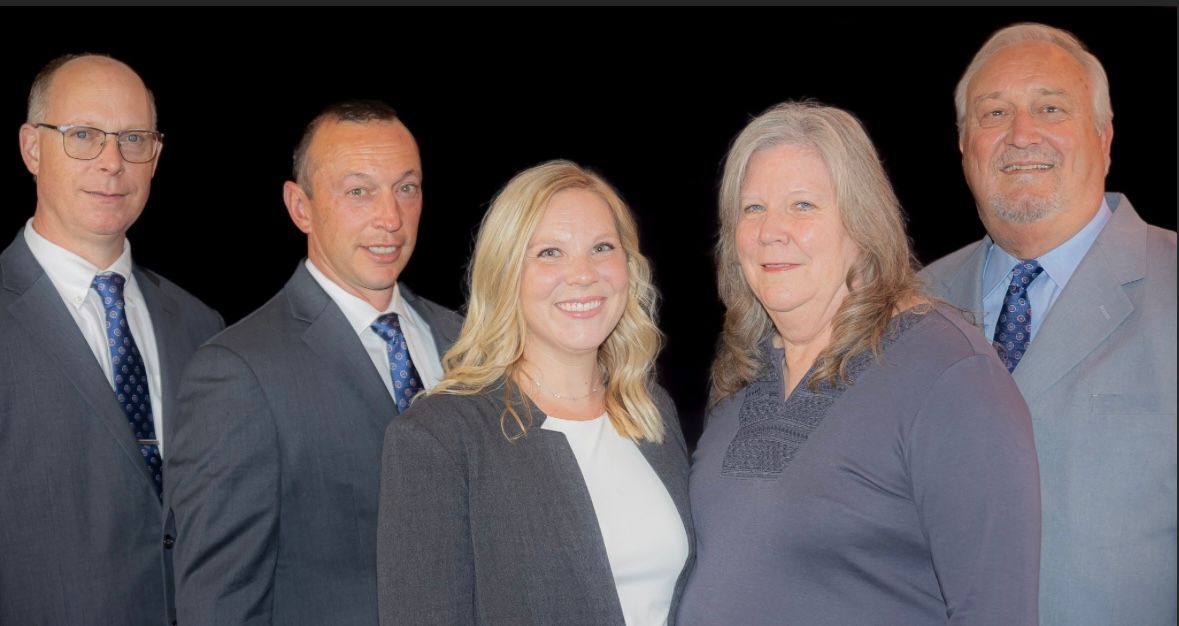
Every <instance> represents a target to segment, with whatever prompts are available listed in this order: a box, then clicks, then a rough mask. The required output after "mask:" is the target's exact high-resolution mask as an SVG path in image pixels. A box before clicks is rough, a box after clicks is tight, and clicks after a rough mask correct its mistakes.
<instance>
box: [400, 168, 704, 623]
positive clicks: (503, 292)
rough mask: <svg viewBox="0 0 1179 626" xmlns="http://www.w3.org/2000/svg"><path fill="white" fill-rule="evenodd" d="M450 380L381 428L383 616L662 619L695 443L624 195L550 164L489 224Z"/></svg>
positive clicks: (677, 587)
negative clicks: (665, 363)
mask: <svg viewBox="0 0 1179 626" xmlns="http://www.w3.org/2000/svg"><path fill="white" fill-rule="evenodd" d="M469 279H470V301H469V303H468V311H467V319H466V322H465V324H464V326H463V330H462V333H461V335H460V337H459V339H458V341H457V342H456V343H455V346H454V348H452V349H451V350H450V352H448V353H447V354H446V356H445V357H444V359H443V362H444V366H445V368H446V373H445V375H444V380H443V381H442V382H441V383H439V385H438V386H437V387H436V388H435V389H434V390H433V391H431V392H430V393H429V394H428V395H426V396H425V397H419V398H418V399H417V401H416V402H415V403H414V405H413V406H412V407H411V408H410V409H409V411H407V412H406V413H405V414H404V415H403V416H402V417H401V418H399V419H397V420H394V421H393V422H392V424H391V425H390V427H389V429H388V430H387V431H386V435H385V448H384V457H383V467H382V475H381V498H380V512H379V521H378V530H377V533H378V536H377V575H378V578H377V582H378V597H379V609H380V619H381V623H382V624H515V625H524V624H558V623H559V624H594V625H602V624H627V625H629V626H635V625H638V624H664V623H666V622H667V621H668V619H669V616H674V615H675V605H676V603H677V601H678V598H679V595H680V591H681V589H682V587H683V582H684V580H685V578H686V577H685V572H686V571H687V570H688V568H689V566H690V564H691V562H692V545H693V543H694V539H693V534H692V524H691V519H690V513H689V509H688V504H687V477H688V457H687V449H686V446H685V444H684V439H683V435H682V433H681V431H680V426H679V421H678V418H677V416H676V412H675V407H674V404H673V403H672V401H671V400H670V398H668V396H667V394H666V393H665V392H664V391H663V390H662V389H661V388H659V387H658V386H656V385H655V384H654V382H653V381H652V377H653V367H654V360H655V355H656V353H657V352H658V349H659V344H660V333H659V331H658V329H657V328H656V326H655V323H654V321H653V315H654V305H655V299H656V293H655V289H654V287H653V286H652V285H651V282H650V268H649V265H648V263H647V261H646V259H644V258H643V256H642V255H641V254H640V253H639V250H638V240H637V231H636V227H635V223H634V220H633V218H632V216H631V214H630V211H629V209H628V208H627V207H626V205H625V204H624V203H623V202H622V200H621V199H620V198H619V197H618V194H617V193H616V192H615V191H614V190H613V189H612V188H611V187H610V185H609V184H608V183H606V182H605V181H604V180H602V179H601V178H600V177H598V176H596V175H594V174H592V173H590V172H587V171H585V170H584V169H582V168H580V167H578V166H577V165H574V164H572V163H569V162H565V161H554V162H550V163H546V164H543V165H540V166H537V167H534V168H532V169H529V170H526V171H524V172H522V173H520V174H518V175H517V176H516V177H515V178H513V179H512V181H511V182H509V183H508V185H507V186H506V187H505V188H504V189H503V190H502V191H501V192H500V193H499V195H498V196H497V197H496V199H495V200H494V201H493V203H492V206H491V209H490V210H489V211H488V213H487V215H486V216H485V217H484V219H483V224H482V226H481V228H480V233H479V237H478V241H477V242H476V244H475V253H474V256H473V258H472V261H471V267H470V277H469Z"/></svg>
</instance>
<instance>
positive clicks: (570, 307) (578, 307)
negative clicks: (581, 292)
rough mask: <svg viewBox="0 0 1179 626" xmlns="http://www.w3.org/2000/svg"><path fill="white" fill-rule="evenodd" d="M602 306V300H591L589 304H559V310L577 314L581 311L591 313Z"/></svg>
mask: <svg viewBox="0 0 1179 626" xmlns="http://www.w3.org/2000/svg"><path fill="white" fill-rule="evenodd" d="M600 306H602V301H601V300H590V301H589V302H558V303H557V308H558V309H561V310H562V311H569V312H571V313H576V312H579V311H589V310H591V309H596V308H598V307H600Z"/></svg>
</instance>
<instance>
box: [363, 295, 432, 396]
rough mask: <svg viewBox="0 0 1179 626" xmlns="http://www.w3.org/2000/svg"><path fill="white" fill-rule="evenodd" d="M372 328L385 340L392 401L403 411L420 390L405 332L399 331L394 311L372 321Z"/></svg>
mask: <svg viewBox="0 0 1179 626" xmlns="http://www.w3.org/2000/svg"><path fill="white" fill-rule="evenodd" d="M372 329H373V330H374V331H376V333H377V336H379V337H380V338H381V339H384V340H385V344H386V346H385V348H386V350H387V352H388V355H389V373H390V374H392V377H393V401H394V402H396V403H397V412H398V413H404V412H405V410H406V409H408V408H409V401H410V400H412V399H413V397H414V396H415V395H417V393H418V392H419V391H421V390H422V380H421V379H420V378H418V371H417V369H415V368H414V366H413V360H412V359H410V358H409V346H408V345H406V343H405V333H403V332H401V322H400V320H398V319H397V314H396V313H386V314H384V315H382V316H380V317H378V318H377V321H375V322H373V323H372Z"/></svg>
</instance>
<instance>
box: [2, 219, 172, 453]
mask: <svg viewBox="0 0 1179 626" xmlns="http://www.w3.org/2000/svg"><path fill="white" fill-rule="evenodd" d="M25 243H27V244H28V245H29V251H30V252H32V253H33V258H34V259H36V260H37V263H38V264H40V265H41V268H42V269H44V270H45V274H46V275H47V276H49V280H50V281H51V282H52V283H53V286H54V287H55V288H56V289H57V293H58V294H59V295H60V296H61V300H62V302H64V303H65V305H66V309H68V310H69V312H70V315H71V316H73V318H74V322H75V323H76V324H77V325H78V330H80V331H82V337H83V338H84V339H85V340H86V343H87V345H89V346H90V350H91V352H93V353H94V358H95V359H97V360H98V365H99V366H100V367H102V372H103V374H105V375H106V380H107V382H108V383H110V385H111V393H112V394H113V393H114V390H115V382H114V376H113V374H112V372H111V353H110V347H109V346H108V345H107V339H106V325H105V324H104V321H105V319H106V309H105V308H104V307H103V306H102V297H101V296H99V295H98V292H97V291H95V290H94V288H93V286H92V285H93V282H94V277H95V276H96V275H98V274H103V273H106V272H115V273H116V274H119V275H121V276H122V277H123V278H125V279H126V280H127V282H126V284H125V285H124V287H123V301H124V305H125V308H124V311H125V312H126V315H127V324H128V325H129V326H130V327H131V336H132V337H133V338H134V339H135V345H136V347H138V348H139V354H140V356H142V357H143V367H144V369H145V370H147V385H148V395H149V396H151V415H152V422H153V423H154V425H155V429H156V439H158V440H159V442H160V458H163V457H164V409H165V407H164V402H163V397H162V396H161V395H160V392H161V391H162V389H163V387H162V384H163V383H162V382H161V381H160V352H159V349H158V348H157V347H156V333H155V329H154V328H152V325H151V315H149V314H148V311H147V304H146V303H145V302H144V300H143V292H141V291H140V290H139V283H138V282H137V281H136V280H135V274H134V273H132V271H131V268H132V264H131V243H130V242H128V241H127V240H126V239H124V240H123V254H121V255H119V258H118V259H115V262H114V263H111V265H110V267H106V268H100V267H97V266H95V265H94V264H92V263H91V262H90V261H87V260H86V259H83V258H82V257H80V256H78V255H76V254H74V253H73V252H70V251H69V250H66V249H65V248H63V247H61V246H59V245H57V244H55V243H53V242H52V241H49V240H48V239H46V238H44V237H42V236H41V235H40V233H38V232H37V231H36V229H34V228H33V220H32V219H31V218H30V219H29V221H28V222H27V223H25ZM127 435H128V436H131V433H130V432H128V433H127Z"/></svg>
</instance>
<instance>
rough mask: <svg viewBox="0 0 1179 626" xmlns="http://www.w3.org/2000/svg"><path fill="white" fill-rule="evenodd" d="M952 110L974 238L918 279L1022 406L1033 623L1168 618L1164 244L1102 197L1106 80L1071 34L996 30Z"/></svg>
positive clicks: (1170, 512)
mask: <svg viewBox="0 0 1179 626" xmlns="http://www.w3.org/2000/svg"><path fill="white" fill-rule="evenodd" d="M955 104H956V106H957V110H958V131H959V135H958V136H959V148H960V149H961V151H962V166H963V170H964V171H965V174H966V180H967V183H968V184H969V186H970V189H971V191H972V192H973V194H974V198H975V201H976V203H977V204H978V213H979V217H980V218H981V220H982V222H983V225H984V226H985V227H986V229H987V233H988V237H986V238H984V239H983V240H982V241H981V242H977V243H974V244H971V245H969V246H967V247H965V248H963V249H961V250H959V251H957V252H954V253H953V254H950V255H948V256H946V257H945V258H943V259H941V260H939V261H937V262H935V263H933V264H932V265H930V266H929V267H928V268H926V269H925V271H924V272H923V276H924V278H925V280H926V284H927V286H928V287H929V288H930V291H931V292H932V293H933V294H934V295H937V296H940V297H942V298H945V299H946V300H948V301H949V302H951V303H953V304H955V305H957V306H959V307H962V308H964V309H968V310H970V311H972V312H974V314H975V315H976V318H977V319H978V320H979V321H980V322H981V324H982V326H983V332H985V333H986V336H987V338H988V339H992V340H993V343H994V345H995V347H996V350H997V351H998V352H999V355H1000V357H1001V358H1002V359H1003V360H1004V361H1005V363H1006V365H1007V367H1008V370H1009V371H1011V372H1012V375H1013V376H1014V378H1015V382H1016V383H1017V384H1018V386H1019V388H1020V391H1021V392H1022V393H1023V395H1024V399H1025V400H1026V401H1027V403H1028V406H1029V408H1030V409H1031V413H1032V426H1033V429H1034V431H1035V440H1036V450H1037V456H1038V458H1039V463H1040V491H1041V500H1042V511H1043V518H1042V520H1043V521H1042V524H1043V525H1042V532H1041V544H1042V547H1041V557H1040V590H1039V591H1040V596H1039V597H1040V607H1039V609H1040V624H1042V625H1045V626H1055V625H1058V624H1068V625H1085V624H1094V625H1097V624H1102V625H1105V624H1135V625H1154V624H1175V620H1176V598H1175V587H1176V559H1175V551H1176V532H1175V528H1176V427H1175V425H1176V418H1175V402H1176V400H1175V397H1176V382H1175V381H1176V371H1175V362H1176V333H1175V327H1176V253H1175V250H1176V246H1175V242H1176V236H1175V232H1174V231H1168V230H1163V229H1161V228H1157V227H1154V226H1150V225H1148V224H1146V223H1145V222H1144V221H1143V220H1142V218H1140V217H1139V216H1138V213H1136V212H1135V211H1134V208H1133V207H1132V206H1131V205H1130V201H1129V200H1128V199H1127V198H1126V196H1124V195H1122V194H1120V193H1104V192H1105V176H1106V173H1107V172H1108V170H1109V164H1110V143H1111V141H1112V139H1113V122H1112V120H1113V111H1112V108H1111V106H1110V100H1109V83H1108V81H1107V79H1106V76H1105V70H1104V69H1103V68H1102V66H1101V63H1100V62H1099V61H1098V60H1097V58H1096V57H1094V56H1093V55H1092V54H1091V53H1089V52H1088V51H1087V50H1085V48H1084V46H1083V45H1082V44H1081V43H1080V42H1079V41H1078V40H1077V39H1076V38H1075V37H1074V36H1073V35H1072V34H1070V33H1068V32H1065V31H1062V30H1059V29H1056V28H1052V27H1048V26H1044V25H1040V24H1018V25H1014V26H1010V27H1007V28H1005V29H1002V30H1000V31H998V32H997V33H995V34H994V35H993V36H992V37H991V39H990V40H988V41H987V43H986V44H984V45H983V47H982V49H981V50H980V51H979V52H978V53H977V54H976V55H975V57H974V60H973V61H972V62H971V64H970V66H969V67H968V68H967V70H966V72H965V74H964V75H963V76H962V79H961V81H960V82H959V83H958V88H957V92H956V94H955Z"/></svg>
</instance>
